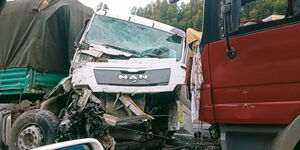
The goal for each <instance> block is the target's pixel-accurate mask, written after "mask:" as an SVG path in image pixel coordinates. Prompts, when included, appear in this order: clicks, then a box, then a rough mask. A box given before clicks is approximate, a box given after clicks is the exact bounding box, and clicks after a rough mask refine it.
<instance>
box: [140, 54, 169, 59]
mask: <svg viewBox="0 0 300 150" xmlns="http://www.w3.org/2000/svg"><path fill="white" fill-rule="evenodd" d="M145 56H146V57H157V58H168V57H166V56H162V55H156V54H143V55H142V57H145Z"/></svg>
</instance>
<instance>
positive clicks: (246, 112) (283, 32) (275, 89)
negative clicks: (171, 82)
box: [209, 0, 300, 124]
mask: <svg viewBox="0 0 300 150" xmlns="http://www.w3.org/2000/svg"><path fill="white" fill-rule="evenodd" d="M287 2H288V1H287V0H286V1H282V0H281V3H280V4H278V6H277V7H272V8H268V5H270V6H274V5H275V4H272V3H274V2H273V1H270V4H266V1H265V0H258V1H252V2H249V3H247V4H245V5H244V6H242V10H241V18H240V20H241V23H240V28H239V30H238V31H237V32H235V33H232V34H231V35H230V42H231V47H234V48H235V49H236V50H237V55H236V57H235V58H233V59H230V58H228V57H227V56H226V44H225V40H221V41H217V42H214V43H210V45H209V58H210V68H211V70H210V71H211V82H212V95H213V97H212V98H213V101H214V104H215V116H216V121H217V122H220V123H250V124H251V123H261V124H271V123H272V124H274V123H275V124H286V123H289V122H290V121H291V120H293V119H294V118H295V117H296V116H297V115H298V114H299V112H300V69H299V68H300V19H299V17H295V16H290V17H284V14H285V12H286V10H287V6H288V4H287ZM258 7H266V8H265V9H266V10H265V12H255V11H257V10H258V9H256V10H255V8H258ZM271 15H272V16H271ZM268 16H269V18H268Z"/></svg>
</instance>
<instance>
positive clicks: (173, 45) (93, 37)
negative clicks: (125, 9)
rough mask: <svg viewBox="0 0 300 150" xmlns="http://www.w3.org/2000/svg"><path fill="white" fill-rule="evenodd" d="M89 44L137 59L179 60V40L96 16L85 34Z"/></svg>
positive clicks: (154, 31) (116, 20)
mask: <svg viewBox="0 0 300 150" xmlns="http://www.w3.org/2000/svg"><path fill="white" fill-rule="evenodd" d="M87 42H88V43H90V44H96V45H102V46H105V47H107V48H113V49H116V50H120V51H124V52H127V53H131V54H133V55H135V56H138V57H157V58H176V59H177V60H180V58H181V53H182V47H183V45H182V44H183V38H182V37H180V36H178V35H175V34H172V33H168V32H165V31H162V30H158V29H155V28H151V27H147V26H143V25H139V24H136V23H132V22H128V21H124V20H120V19H116V18H110V17H105V16H100V15H97V16H95V19H94V20H93V23H92V25H91V28H90V31H89V32H88V35H87Z"/></svg>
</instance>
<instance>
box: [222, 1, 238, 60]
mask: <svg viewBox="0 0 300 150" xmlns="http://www.w3.org/2000/svg"><path fill="white" fill-rule="evenodd" d="M240 9H241V0H224V5H223V6H222V8H221V12H222V17H223V19H224V21H223V22H224V31H225V32H224V35H225V40H226V54H227V56H228V58H230V59H233V58H235V57H236V55H237V51H236V49H235V48H234V47H231V45H230V40H229V33H232V32H234V31H237V30H239V25H240Z"/></svg>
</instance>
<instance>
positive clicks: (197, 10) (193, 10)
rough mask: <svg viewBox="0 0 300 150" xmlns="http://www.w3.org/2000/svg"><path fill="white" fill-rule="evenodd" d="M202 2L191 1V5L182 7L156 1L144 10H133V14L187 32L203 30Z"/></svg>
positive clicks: (182, 4)
mask: <svg viewBox="0 0 300 150" xmlns="http://www.w3.org/2000/svg"><path fill="white" fill-rule="evenodd" d="M202 6H203V5H202V0H191V1H190V3H188V4H184V3H181V4H180V5H177V4H169V3H168V1H167V0H162V1H161V0H156V2H155V3H151V4H148V5H147V6H146V7H144V8H136V7H134V8H132V10H131V13H132V14H135V15H138V16H142V17H145V18H149V19H152V20H156V21H159V22H163V23H166V24H169V25H171V26H174V27H177V28H180V29H182V30H186V29H187V28H189V27H191V28H194V29H196V30H201V24H202Z"/></svg>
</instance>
